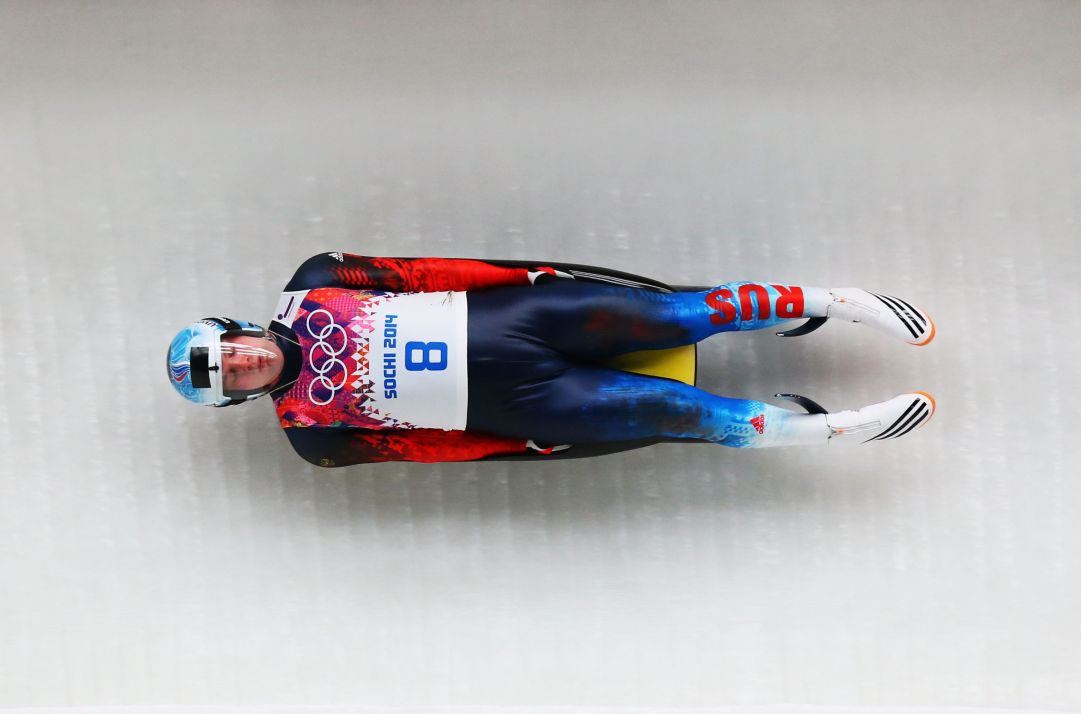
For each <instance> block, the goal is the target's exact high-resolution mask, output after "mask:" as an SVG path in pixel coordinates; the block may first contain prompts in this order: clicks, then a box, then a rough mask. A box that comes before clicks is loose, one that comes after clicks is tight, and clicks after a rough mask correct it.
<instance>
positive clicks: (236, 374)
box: [191, 333, 281, 399]
mask: <svg viewBox="0 0 1081 714" xmlns="http://www.w3.org/2000/svg"><path fill="white" fill-rule="evenodd" d="M270 348H271V345H270V343H269V342H268V341H267V339H266V338H264V337H256V336H253V335H252V334H251V333H225V334H223V335H222V336H221V339H220V340H214V341H213V342H212V343H211V344H209V345H207V346H204V347H193V348H192V350H191V381H192V385H193V386H194V387H197V388H203V389H209V390H210V391H211V392H212V393H213V394H214V395H215V396H220V397H224V398H226V399H248V398H250V397H255V396H259V395H261V394H265V393H266V392H267V388H268V387H269V386H270V385H271V383H272V382H273V381H274V380H275V378H276V377H277V375H278V374H279V373H280V372H281V365H280V364H278V362H279V360H280V354H281V353H280V352H276V351H274V350H272V349H270Z"/></svg>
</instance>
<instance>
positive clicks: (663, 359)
mask: <svg viewBox="0 0 1081 714" xmlns="http://www.w3.org/2000/svg"><path fill="white" fill-rule="evenodd" d="M696 360H697V357H696V350H695V348H694V345H685V346H683V347H672V348H671V349H667V350H642V351H641V352H631V353H629V354H625V355H619V356H618V357H615V358H614V359H610V360H608V366H610V367H614V368H616V369H622V370H623V371H625V372H634V373H635V374H644V375H646V376H648V377H666V378H668V379H675V380H677V381H680V382H683V383H684V384H689V385H691V386H692V387H693V386H694V377H695V367H696Z"/></svg>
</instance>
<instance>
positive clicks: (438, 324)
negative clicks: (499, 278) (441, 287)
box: [275, 288, 469, 430]
mask: <svg viewBox="0 0 1081 714" xmlns="http://www.w3.org/2000/svg"><path fill="white" fill-rule="evenodd" d="M275 319H276V320H277V321H278V322H281V323H282V324H284V325H286V326H288V327H291V328H292V329H293V331H294V332H295V333H296V335H297V337H298V338H299V340H300V345H301V349H302V352H303V360H302V365H301V371H300V375H299V377H298V379H297V382H296V383H295V385H294V386H293V388H292V389H291V390H290V392H289V396H290V397H291V398H292V399H293V400H295V401H293V402H292V405H293V407H295V409H296V410H297V411H298V413H299V414H300V415H301V416H302V417H303V418H304V419H305V420H306V421H307V422H310V423H312V424H321V425H328V424H341V425H342V426H369V427H370V426H372V423H371V422H378V423H380V424H382V425H383V426H385V427H386V428H395V429H398V428H406V429H408V428H430V429H445V430H452V429H453V430H464V429H465V425H466V410H467V407H468V394H469V392H468V387H469V385H468V376H469V372H468V368H467V363H466V357H467V346H468V339H467V331H466V320H467V306H466V294H465V293H464V292H451V291H445V292H437V293H383V292H370V291H352V290H340V289H327V288H323V289H316V290H310V291H298V292H289V293H284V294H282V296H281V300H280V301H279V304H278V309H277V310H276V311H275ZM358 413H359V415H360V417H359V419H360V420H363V421H364V422H365V423H364V424H351V423H350V415H351V414H358Z"/></svg>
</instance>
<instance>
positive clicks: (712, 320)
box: [469, 280, 935, 359]
mask: <svg viewBox="0 0 1081 714" xmlns="http://www.w3.org/2000/svg"><path fill="white" fill-rule="evenodd" d="M469 306H470V307H469V310H470V321H471V322H472V321H473V320H474V315H476V316H477V319H479V320H481V321H484V320H485V317H484V316H485V315H490V316H491V317H492V318H493V321H494V322H497V323H499V324H500V325H503V326H510V334H512V335H514V336H518V337H525V338H527V339H536V340H542V341H544V342H545V343H547V344H549V345H551V346H552V347H554V348H555V349H557V350H559V351H560V352H562V353H563V354H566V355H569V356H572V357H577V358H582V359H604V358H606V357H611V356H613V355H617V354H623V353H626V352H634V351H637V350H645V349H661V348H666V347H677V346H680V345H687V344H692V343H695V342H699V341H701V340H703V339H705V338H706V337H709V336H710V335H715V334H717V333H719V332H731V331H737V330H760V329H763V328H767V327H774V326H776V325H778V324H780V323H783V322H788V321H790V320H797V319H802V318H815V317H817V318H825V317H833V318H837V319H839V320H843V321H852V322H862V323H864V324H867V325H869V326H871V327H873V328H875V329H877V330H880V331H882V332H885V333H887V334H890V335H892V336H894V337H897V338H899V339H902V340H905V341H906V342H909V343H911V344H916V345H925V344H927V343H928V342H930V341H931V340H932V339H933V338H934V335H935V327H934V323H933V322H932V321H931V318H930V317H929V316H928V315H927V313H926V312H923V311H921V310H919V309H917V308H916V307H914V306H913V305H912V304H911V303H909V302H906V301H904V300H901V299H898V298H894V297H890V296H886V295H878V294H875V293H869V292H867V291H865V290H860V289H857V288H832V289H826V288H816V287H809V286H799V285H784V284H781V283H767V282H746V281H744V282H735V283H726V284H724V285H719V286H717V287H715V288H712V289H710V290H705V291H701V292H676V293H658V292H653V291H650V290H643V289H638V288H624V287H619V286H612V285H599V284H597V283H584V282H574V281H570V280H563V281H558V282H555V283H552V284H549V285H539V286H534V287H510V288H497V289H494V290H484V291H478V292H475V293H471V294H470V297H469Z"/></svg>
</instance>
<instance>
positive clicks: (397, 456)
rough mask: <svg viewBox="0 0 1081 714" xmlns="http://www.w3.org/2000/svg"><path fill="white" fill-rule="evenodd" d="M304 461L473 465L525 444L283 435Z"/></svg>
mask: <svg viewBox="0 0 1081 714" xmlns="http://www.w3.org/2000/svg"><path fill="white" fill-rule="evenodd" d="M285 433H286V435H287V436H288V437H289V442H290V443H291V444H292V445H293V448H294V449H296V451H297V453H298V454H300V456H301V457H302V458H304V460H305V461H308V462H309V463H312V464H315V465H316V466H324V467H333V466H351V465H353V464H370V463H377V462H381V461H418V462H422V463H436V462H440V461H473V460H476V459H483V458H485V457H486V456H509V455H515V454H524V453H526V451H527V450H528V446H527V445H526V443H527V442H526V441H525V439H511V438H507V437H502V436H492V435H489V434H481V433H478V432H472V431H443V430H442V429H403V430H390V429H380V430H367V429H341V428H333V427H330V428H327V427H317V426H313V427H295V428H289V429H286V430H285Z"/></svg>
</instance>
